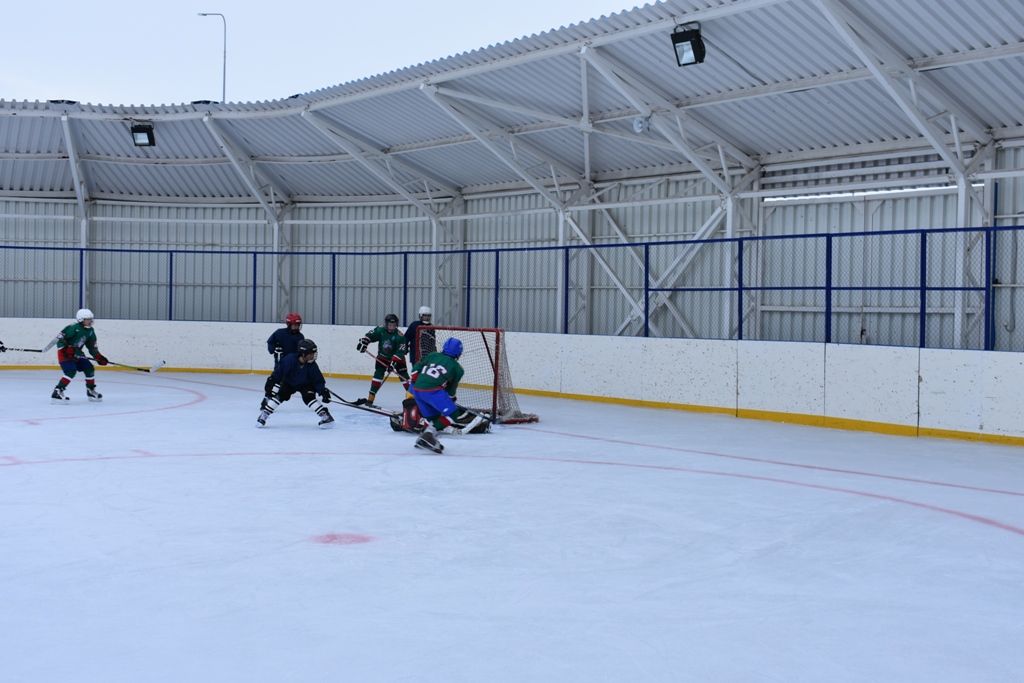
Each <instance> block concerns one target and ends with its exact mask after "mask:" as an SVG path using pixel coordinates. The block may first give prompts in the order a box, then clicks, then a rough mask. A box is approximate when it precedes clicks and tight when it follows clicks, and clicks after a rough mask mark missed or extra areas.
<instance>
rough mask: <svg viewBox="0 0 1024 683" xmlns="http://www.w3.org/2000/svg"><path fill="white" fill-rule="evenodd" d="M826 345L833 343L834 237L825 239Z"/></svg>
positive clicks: (829, 236)
mask: <svg viewBox="0 0 1024 683" xmlns="http://www.w3.org/2000/svg"><path fill="white" fill-rule="evenodd" d="M825 343H826V344H831V343H832V235H827V236H826V237H825Z"/></svg>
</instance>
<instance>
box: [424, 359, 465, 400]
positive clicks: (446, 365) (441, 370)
mask: <svg viewBox="0 0 1024 683" xmlns="http://www.w3.org/2000/svg"><path fill="white" fill-rule="evenodd" d="M413 372H414V373H419V375H418V376H417V377H416V383H415V384H413V386H414V387H415V388H416V389H418V390H419V391H434V390H437V389H441V388H443V389H444V390H445V391H447V392H448V394H449V395H450V396H454V395H455V392H456V391H457V390H458V388H459V382H460V381H461V380H462V375H463V373H464V372H465V370H463V369H462V365H460V364H459V361H457V360H455V359H454V358H452V357H451V356H446V355H444V354H443V353H441V352H440V351H437V352H434V353H431V354H429V355H428V356H427V357H425V358H424V359H423V360H421V361H420V362H419V363H417V364H416V365H415V366H414V367H413Z"/></svg>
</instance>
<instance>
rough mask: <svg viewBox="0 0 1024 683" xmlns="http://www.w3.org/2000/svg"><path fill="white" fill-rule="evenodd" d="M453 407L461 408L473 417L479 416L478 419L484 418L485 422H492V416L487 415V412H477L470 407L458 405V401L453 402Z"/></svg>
mask: <svg viewBox="0 0 1024 683" xmlns="http://www.w3.org/2000/svg"><path fill="white" fill-rule="evenodd" d="M455 407H457V408H461V409H462V410H464V411H466V412H467V413H469V414H470V415H472V416H473V417H479V418H480V419H482V420H484V421H486V422H490V423H491V424H494V418H493V417H491V416H490V415H488V414H487V413H478V412H477V411H475V410H471V409H469V408H467V407H466V406H460V405H459V404H458V403H456V404H455Z"/></svg>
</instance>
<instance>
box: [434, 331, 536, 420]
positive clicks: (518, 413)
mask: <svg viewBox="0 0 1024 683" xmlns="http://www.w3.org/2000/svg"><path fill="white" fill-rule="evenodd" d="M452 337H458V338H459V339H460V340H461V341H462V357H461V358H459V363H460V364H461V365H462V368H463V370H465V374H464V375H463V377H462V381H461V382H459V388H458V391H457V393H458V400H459V404H460V405H462V406H464V407H466V408H469V409H470V410H472V411H474V412H479V413H487V414H489V415H491V416H493V421H494V422H497V423H503V424H521V423H524V422H538V421H539V420H540V418H539V417H537V416H536V415H534V414H532V413H524V412H523V411H522V410H520V408H519V400H518V399H517V398H516V394H515V386H514V385H513V384H512V374H511V372H510V371H509V365H508V354H507V343H506V336H505V330H503V329H501V328H497V327H458V326H453V325H429V326H428V325H420V326H419V327H417V328H416V347H417V349H418V350H419V353H418V354H417V358H419V359H420V360H423V358H425V357H426V356H427V354H430V353H433V352H434V351H440V350H441V349H442V348H443V347H444V343H445V341H447V340H448V339H451V338H452Z"/></svg>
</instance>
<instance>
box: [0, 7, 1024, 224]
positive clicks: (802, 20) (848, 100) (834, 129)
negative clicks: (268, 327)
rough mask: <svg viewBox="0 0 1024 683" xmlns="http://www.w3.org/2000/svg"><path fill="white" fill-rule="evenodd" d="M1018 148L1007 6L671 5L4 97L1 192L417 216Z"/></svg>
mask: <svg viewBox="0 0 1024 683" xmlns="http://www.w3.org/2000/svg"><path fill="white" fill-rule="evenodd" d="M690 21H699V22H700V24H701V30H702V34H703V37H704V40H705V42H706V44H707V59H706V61H705V62H704V63H703V64H699V65H693V66H689V67H684V68H680V67H678V66H676V64H675V60H674V56H673V52H672V45H671V42H670V38H669V37H670V34H671V32H672V30H673V28H674V27H675V26H676V25H677V24H680V23H684V22H690ZM634 120H639V124H643V125H641V126H640V127H641V129H642V128H644V127H645V126H646V124H650V126H649V128H648V129H646V130H641V132H636V131H635V130H634ZM135 122H150V123H152V124H153V125H154V128H155V135H156V146H154V147H135V146H134V145H133V144H132V142H131V138H130V135H129V128H130V126H131V125H132V124H133V123H135ZM1016 137H1024V5H1022V4H1021V2H1020V1H1019V0H973V2H971V3H965V2H962V0H901V1H900V2H892V1H891V0H858V1H857V2H853V0H668V1H666V2H658V3H654V4H650V5H644V6H642V7H637V8H634V9H631V10H625V11H622V12H619V13H616V14H613V15H610V16H606V17H601V18H598V19H593V20H590V21H586V22H582V23H578V24H573V25H570V26H566V27H562V28H559V29H556V30H552V31H547V32H544V33H541V34H536V35H532V36H528V37H524V38H519V39H516V40H511V41H509V42H506V43H502V44H499V45H492V46H489V47H486V48H482V49H479V50H475V51H472V52H467V53H462V54H458V55H454V56H451V57H447V58H444V59H439V60H436V61H432V62H428V63H424V64H418V65H415V66H410V67H408V68H405V69H401V70H398V71H393V72H390V73H386V74H381V75H377V76H373V77H369V78H364V79H361V80H358V81H353V82H350V83H345V84H342V85H337V86H333V87H328V88H324V89H321V90H316V91H313V92H309V93H304V94H302V95H297V96H293V97H290V98H287V99H282V100H276V101H270V102H248V103H225V104H220V103H211V104H182V105H173V106H141V107H139V106H107V105H89V104H78V103H66V102H13V101H6V100H0V196H25V197H54V198H57V197H61V198H76V197H77V199H78V200H79V202H80V203H82V202H86V201H89V200H92V199H111V200H125V201H164V200H171V201H173V200H179V201H189V202H203V201H209V202H225V201H227V202H231V201H239V202H252V201H253V199H254V197H255V198H257V199H258V200H259V201H260V202H261V203H263V204H264V205H265V207H266V206H268V205H269V206H278V205H280V204H281V203H287V202H289V201H293V202H298V201H301V202H316V201H325V202H327V201H334V202H336V201H345V200H351V199H353V198H360V199H366V198H367V197H370V198H380V199H382V200H385V199H392V200H397V201H410V202H414V203H416V202H426V203H423V204H420V207H421V209H426V208H428V207H430V206H433V205H431V204H430V203H429V201H430V199H433V198H438V197H446V196H451V195H452V194H457V193H461V194H472V193H475V192H483V191H489V190H493V189H496V188H514V187H533V188H534V189H537V188H549V187H551V186H553V184H554V183H555V182H556V179H557V182H558V183H559V184H563V183H572V182H580V183H586V182H597V183H599V182H601V181H603V180H607V179H609V178H622V177H629V176H631V175H634V176H644V175H653V174H658V173H661V172H668V171H669V170H671V171H672V172H678V171H679V169H690V170H700V171H701V172H704V173H705V174H709V173H714V172H715V171H716V169H717V172H718V173H721V169H722V162H723V161H724V162H725V164H726V165H728V166H729V167H730V169H731V173H732V174H733V175H735V174H736V172H737V170H739V171H742V172H746V171H749V170H750V169H754V168H757V167H759V166H760V167H763V166H764V165H766V164H771V163H775V162H779V161H784V160H791V159H794V158H800V159H807V160H815V159H822V160H824V159H836V158H842V157H844V156H850V155H854V154H858V153H861V152H864V151H865V150H870V151H879V150H892V151H899V150H908V151H909V150H920V149H921V148H928V147H932V148H939V147H946V148H947V150H946V155H944V156H943V158H944V159H946V161H947V162H948V163H949V164H950V165H951V166H953V165H954V164H956V163H958V162H957V161H955V159H956V155H957V154H959V150H960V149H961V148H962V147H969V148H970V149H979V148H983V147H985V146H986V145H989V146H991V145H992V144H998V143H999V141H1001V140H1005V139H1009V138H1016ZM939 153H940V155H943V152H942V151H941V150H940V152H939ZM966 164H967V159H966V158H964V165H966ZM724 175H725V177H726V178H728V177H729V174H724ZM76 178H77V181H76ZM718 187H719V189H722V187H723V185H718Z"/></svg>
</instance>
